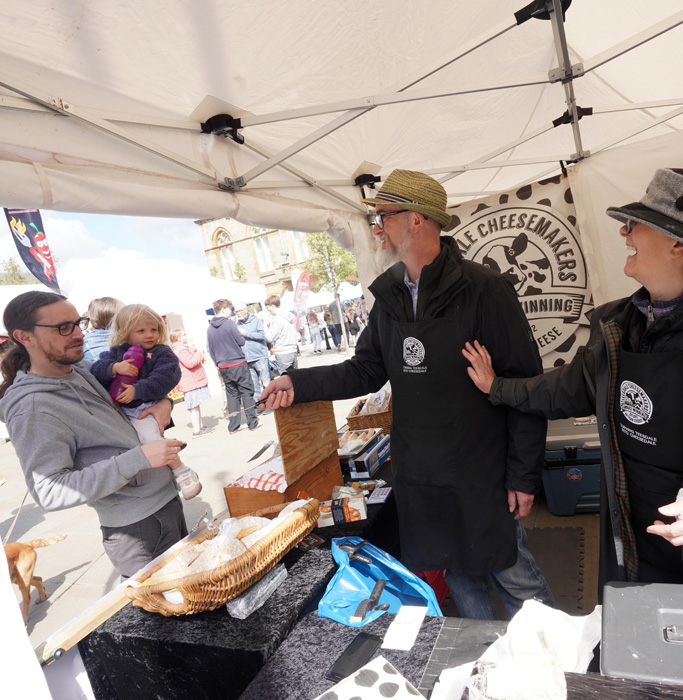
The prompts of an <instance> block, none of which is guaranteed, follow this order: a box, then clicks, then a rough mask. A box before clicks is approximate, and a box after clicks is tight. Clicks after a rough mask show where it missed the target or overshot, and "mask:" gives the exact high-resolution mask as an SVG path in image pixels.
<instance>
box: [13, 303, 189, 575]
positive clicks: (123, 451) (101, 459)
mask: <svg viewBox="0 0 683 700" xmlns="http://www.w3.org/2000/svg"><path fill="white" fill-rule="evenodd" d="M3 321H4V325H5V328H6V329H7V333H8V335H9V337H10V339H11V340H10V342H11V343H12V347H11V349H10V350H9V352H8V353H7V354H6V355H5V356H4V357H3V359H2V363H1V364H0V369H1V370H2V376H3V380H4V381H3V382H2V384H0V397H1V399H0V420H2V421H4V422H5V423H6V424H7V430H8V432H9V436H10V440H11V441H12V444H13V446H14V448H15V450H16V453H17V457H18V458H19V462H20V464H21V468H22V470H23V472H24V477H25V479H26V485H27V486H28V489H29V491H30V492H31V495H32V496H33V498H34V500H35V501H36V503H37V504H38V505H39V506H41V507H42V508H44V509H45V510H48V511H52V510H63V509H65V508H72V507H74V506H78V505H83V504H87V505H89V506H91V507H92V508H94V509H95V510H96V512H97V515H98V517H99V520H100V525H101V529H102V536H103V544H104V548H105V551H106V553H107V555H108V556H109V558H110V560H111V562H112V564H113V565H114V567H115V568H116V570H117V571H118V572H119V573H120V574H121V576H122V577H124V578H125V577H129V576H132V575H133V574H134V573H135V572H136V571H137V570H138V569H140V568H141V567H142V566H144V565H145V564H148V563H149V562H150V561H151V560H152V559H154V558H155V557H156V556H158V555H159V554H161V553H162V552H164V551H165V550H166V549H168V547H170V546H171V545H173V544H175V543H176V542H177V541H178V540H180V539H181V538H182V537H184V536H185V535H186V534H187V527H186V525H185V518H184V516H183V507H182V504H181V502H180V499H179V498H178V495H177V492H176V489H175V486H174V483H173V479H172V477H171V472H170V469H168V468H166V466H165V465H167V464H168V463H169V462H173V460H174V459H176V458H177V453H178V451H179V450H180V449H181V447H182V445H183V443H182V442H180V441H179V440H156V441H154V442H150V443H148V444H146V445H142V446H141V445H140V442H139V440H138V437H137V433H136V432H135V430H134V429H133V427H132V425H131V424H130V422H129V421H128V420H127V419H126V417H125V416H124V415H123V414H122V413H121V411H120V410H119V409H118V407H117V406H116V405H115V404H114V402H113V401H112V399H111V397H110V396H109V393H108V392H107V390H106V389H104V388H103V387H102V385H101V384H100V383H99V382H98V381H97V380H96V379H95V378H94V377H93V376H92V375H91V374H90V372H89V370H88V367H89V364H90V363H89V362H88V361H83V331H82V324H83V322H84V321H85V322H87V319H83V318H81V317H79V314H78V312H77V311H76V309H75V307H74V306H73V305H72V304H70V303H69V302H68V301H67V300H66V298H65V297H63V296H61V295H59V294H53V293H51V292H38V291H35V292H26V293H25V294H21V295H19V296H18V297H15V298H14V299H12V301H10V303H9V304H8V305H7V307H6V309H5V312H4V315H3ZM171 406H172V403H171V401H170V400H165V399H164V400H162V401H159V402H158V403H157V404H155V405H154V406H152V407H151V408H150V409H148V412H149V413H150V414H152V415H154V417H155V418H156V419H157V421H158V422H159V426H160V428H161V431H162V432H163V429H164V428H165V427H166V425H167V424H168V422H169V419H170V415H171Z"/></svg>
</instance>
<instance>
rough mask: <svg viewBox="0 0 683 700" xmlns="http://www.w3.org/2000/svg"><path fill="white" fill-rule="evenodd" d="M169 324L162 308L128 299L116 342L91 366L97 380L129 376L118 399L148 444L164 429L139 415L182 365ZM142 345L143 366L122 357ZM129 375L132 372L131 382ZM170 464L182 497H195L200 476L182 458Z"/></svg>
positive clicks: (114, 329)
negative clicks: (170, 338)
mask: <svg viewBox="0 0 683 700" xmlns="http://www.w3.org/2000/svg"><path fill="white" fill-rule="evenodd" d="M166 340H167V338H166V325H165V324H164V321H163V319H162V318H161V316H159V314H157V313H156V312H155V311H153V310H152V309H150V308H149V306H145V305H144V304H129V305H128V306H124V307H123V308H122V309H120V310H119V311H118V313H117V314H116V316H114V319H113V320H112V324H111V344H112V347H111V349H109V350H108V351H105V352H103V353H102V354H101V355H100V359H99V360H97V362H94V363H93V364H92V365H91V367H90V371H91V372H92V374H93V375H94V376H95V377H96V378H97V380H98V381H99V382H100V383H101V384H102V385H103V386H104V387H107V388H109V387H110V385H111V383H112V381H113V379H114V377H116V376H117V375H122V376H123V377H124V381H123V387H124V388H123V390H122V391H121V393H119V394H118V396H116V397H113V398H114V400H115V401H116V402H117V403H119V404H121V408H122V410H123V412H124V413H125V414H126V415H127V416H128V418H129V419H130V421H131V423H132V425H133V427H134V428H135V430H136V431H137V433H138V436H139V438H140V442H141V443H142V444H145V443H147V442H151V441H152V440H158V439H159V438H160V437H161V435H160V431H159V426H158V425H157V422H156V420H155V419H154V416H145V417H144V418H139V415H140V414H141V413H142V412H143V411H144V410H145V409H146V408H148V407H149V406H151V405H152V404H153V403H155V402H156V401H159V400H160V399H162V398H164V397H165V396H166V395H167V394H168V392H169V391H171V390H172V389H173V387H175V386H176V385H177V384H178V382H179V380H180V365H179V362H178V358H177V357H176V356H175V354H174V352H173V350H171V348H170V347H169V346H168V345H166ZM133 345H139V346H141V348H142V350H143V353H144V361H143V364H142V366H141V367H140V369H139V370H138V368H137V367H136V366H135V365H134V364H133V361H132V360H123V355H124V353H125V352H126V350H128V349H129V348H130V347H131V346H133ZM125 377H129V378H130V380H129V381H130V383H129V384H126V381H125ZM175 461H176V462H177V463H176V464H169V467H170V468H171V473H172V474H173V479H174V480H175V482H176V484H177V486H178V489H179V490H180V491H181V492H182V494H183V498H185V499H189V498H194V497H195V496H196V495H197V494H198V493H199V492H200V491H201V490H202V485H201V484H200V483H199V477H198V476H197V474H196V473H195V472H194V471H192V469H190V468H189V467H186V466H185V465H184V464H183V463H182V462H181V461H180V459H177V460H175Z"/></svg>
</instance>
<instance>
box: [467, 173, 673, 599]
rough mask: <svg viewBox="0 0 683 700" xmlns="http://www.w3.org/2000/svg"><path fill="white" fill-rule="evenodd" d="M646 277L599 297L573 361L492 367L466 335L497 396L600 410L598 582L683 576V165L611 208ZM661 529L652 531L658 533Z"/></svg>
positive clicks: (551, 411) (485, 384)
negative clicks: (539, 369) (535, 372)
mask: <svg viewBox="0 0 683 700" xmlns="http://www.w3.org/2000/svg"><path fill="white" fill-rule="evenodd" d="M607 214H608V215H609V216H611V217H612V218H614V219H617V220H618V221H620V222H622V223H623V224H624V225H623V226H622V227H621V230H620V234H621V235H622V236H623V237H624V238H625V239H626V246H627V247H628V248H629V249H630V250H631V251H632V254H631V255H630V256H629V257H628V259H627V260H626V265H625V267H624V273H625V274H626V275H627V276H628V277H632V278H633V279H635V280H637V281H638V282H640V283H641V284H642V285H643V286H642V287H641V288H640V289H639V290H638V291H637V292H636V293H635V294H634V295H633V296H631V297H630V298H626V299H619V300H617V301H613V302H609V303H607V304H603V305H602V306H600V307H598V308H596V309H595V311H594V312H593V314H592V316H591V335H590V338H589V341H588V343H587V344H586V346H585V347H583V348H580V349H579V351H578V352H577V354H576V356H575V358H574V359H573V360H572V362H570V363H569V364H568V365H565V366H563V367H560V368H557V369H555V370H553V371H551V372H546V373H545V374H543V375H540V376H538V377H533V378H531V379H504V378H502V377H496V375H495V373H494V368H493V366H492V361H491V357H490V355H489V353H488V352H487V350H486V348H485V347H483V346H482V345H480V344H479V343H478V342H476V341H475V342H474V343H473V344H470V343H467V344H466V347H465V349H464V350H463V354H464V356H465V358H466V359H468V360H469V361H470V363H471V365H472V366H471V367H470V368H469V369H468V372H469V374H470V377H471V378H472V380H473V381H474V383H475V384H476V385H477V387H478V388H479V389H480V390H481V391H483V392H485V393H490V397H491V403H492V404H494V405H501V404H504V405H507V406H512V407H514V408H517V409H518V410H521V411H529V412H533V413H535V414H540V415H544V416H546V417H547V418H567V417H570V416H585V415H590V414H592V413H595V414H596V415H597V418H598V421H597V422H598V425H601V426H602V429H601V430H600V438H601V448H602V477H601V482H602V483H601V489H602V493H601V498H600V509H601V518H602V520H603V522H602V526H601V543H600V560H601V561H600V590H599V591H598V598H599V600H600V601H601V599H602V584H604V583H605V582H606V581H613V580H619V581H623V580H627V581H639V582H643V583H678V584H680V583H683V559H682V558H681V552H680V550H678V549H677V547H679V546H681V545H683V519H680V518H681V516H683V500H679V498H678V497H677V495H678V494H679V489H680V488H681V484H683V441H682V440H681V438H680V427H679V422H680V421H679V418H678V416H679V411H678V404H677V402H678V396H679V395H680V394H681V393H682V392H683V369H682V365H681V358H683V169H669V168H666V169H660V170H657V171H656V173H655V175H654V178H653V179H652V181H651V182H650V184H649V186H648V188H647V192H646V194H645V196H644V197H643V198H642V199H641V200H640V201H639V202H633V203H631V204H626V205H624V206H622V207H610V208H608V209H607ZM653 535H654V536H653Z"/></svg>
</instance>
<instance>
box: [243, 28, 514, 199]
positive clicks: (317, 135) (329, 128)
mask: <svg viewBox="0 0 683 700" xmlns="http://www.w3.org/2000/svg"><path fill="white" fill-rule="evenodd" d="M516 26H517V25H516V22H514V21H513V22H511V21H510V20H506V21H504V22H501V23H500V24H498V25H496V26H495V27H493V28H492V29H490V30H489V31H488V32H486V33H484V34H483V35H480V36H478V37H476V38H475V39H473V40H472V41H470V42H468V43H467V44H465V45H464V46H463V47H461V48H460V49H459V50H458V52H457V54H456V55H455V56H453V57H451V58H449V59H446V60H443V59H442V60H440V61H438V62H437V63H436V64H435V65H433V66H431V67H430V68H428V69H426V70H422V71H419V72H418V73H417V74H416V75H414V76H409V77H407V78H405V79H403V80H402V81H401V82H399V83H398V84H397V85H395V86H393V87H392V88H390V89H389V90H387V94H391V93H394V92H403V91H404V90H407V89H408V88H410V87H412V86H413V85H415V84H417V83H419V82H420V81H421V80H424V79H425V78H427V77H429V76H430V75H433V74H434V73H436V72H438V71H439V70H441V69H442V68H445V67H446V66H448V65H450V64H451V63H454V62H455V61H457V60H458V59H460V58H462V57H463V56H466V55H467V54H469V53H471V52H472V51H474V50H476V49H478V48H480V47H481V46H483V45H484V44H486V43H488V42H489V41H492V40H493V39H495V38H496V37H498V36H500V35H501V34H504V33H505V32H507V31H509V30H510V29H512V28H513V27H516ZM372 109H374V105H370V106H368V107H367V108H365V109H362V110H357V111H354V112H351V113H347V114H342V115H341V116H339V117H337V118H336V119H333V120H332V121H331V122H329V123H328V124H326V125H325V126H323V127H320V128H319V129H317V130H316V131H314V132H313V133H312V134H309V135H308V136H305V137H304V138H303V139H300V140H299V141H297V142H296V143H293V144H292V145H291V146H290V147H289V148H286V149H284V150H283V151H280V153H277V154H276V155H273V156H271V157H270V158H268V159H267V160H265V161H264V162H263V163H261V164H260V165H257V166H256V167H255V168H252V169H251V170H249V171H248V172H246V173H244V174H243V175H242V176H240V177H239V178H236V181H237V182H239V183H240V186H244V185H246V184H247V183H248V182H249V181H250V180H253V179H255V178H257V177H258V176H259V175H262V174H263V173H264V172H266V171H267V170H270V169H271V168H274V167H275V166H276V165H280V163H282V161H283V160H286V159H287V158H289V157H290V156H292V155H294V154H295V153H298V152H299V151H301V150H303V149H305V148H308V146H310V145H312V144H314V143H316V142H317V141H319V140H320V139H322V138H324V137H325V136H327V135H328V134H331V133H332V132H333V131H336V130H337V129H340V128H341V127H343V126H344V125H346V124H348V123H349V122H351V121H353V120H354V119H357V118H358V117H360V116H362V115H363V114H365V113H366V112H368V111H370V110H372Z"/></svg>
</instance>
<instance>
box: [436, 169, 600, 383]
mask: <svg viewBox="0 0 683 700" xmlns="http://www.w3.org/2000/svg"><path fill="white" fill-rule="evenodd" d="M449 212H450V213H452V214H453V220H454V222H455V226H454V228H453V230H452V231H451V235H452V236H453V238H454V239H455V241H456V242H457V244H458V247H459V249H460V251H461V252H462V254H463V256H464V257H465V258H467V259H468V260H473V261H474V262H478V263H481V264H482V265H486V266H487V267H490V268H491V269H492V270H495V271H496V272H500V273H501V274H502V275H504V276H505V277H506V278H507V279H508V280H510V282H511V283H512V285H513V286H514V288H515V291H516V292H517V295H518V297H519V301H520V303H521V304H522V308H523V309H524V313H525V314H526V317H527V319H528V320H529V324H530V326H531V330H532V333H533V336H534V340H535V341H536V345H537V346H538V350H539V352H540V353H541V358H542V360H543V367H544V368H545V369H549V368H551V367H557V366H558V365H562V364H564V363H566V362H568V361H569V360H570V359H571V358H572V357H573V356H574V354H575V352H576V349H577V348H578V347H579V346H580V345H582V344H584V343H585V342H586V341H587V339H588V325H589V324H588V320H587V318H586V312H587V311H590V310H591V309H592V308H593V299H592V295H591V291H590V285H589V282H588V278H587V274H586V261H585V258H584V255H583V250H582V247H581V241H580V235H579V231H578V230H577V228H576V211H575V209H574V201H573V198H572V193H571V189H570V187H569V181H568V180H567V179H566V178H565V177H562V176H561V175H558V176H557V177H554V178H550V179H548V180H541V181H540V182H536V183H533V184H531V185H525V186H524V187H522V188H520V189H517V190H510V191H509V192H506V193H503V194H497V195H493V196H491V197H487V198H485V199H478V200H476V201H474V202H468V203H467V204H463V205H460V206H457V207H453V208H449Z"/></svg>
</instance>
